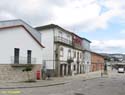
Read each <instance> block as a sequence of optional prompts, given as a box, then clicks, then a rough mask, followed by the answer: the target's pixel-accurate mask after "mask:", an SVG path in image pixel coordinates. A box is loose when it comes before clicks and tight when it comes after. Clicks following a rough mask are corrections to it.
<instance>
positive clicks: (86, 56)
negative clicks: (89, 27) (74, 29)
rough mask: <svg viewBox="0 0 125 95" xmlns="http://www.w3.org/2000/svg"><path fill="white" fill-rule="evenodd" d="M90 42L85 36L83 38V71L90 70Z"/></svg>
mask: <svg viewBox="0 0 125 95" xmlns="http://www.w3.org/2000/svg"><path fill="white" fill-rule="evenodd" d="M90 43H91V41H89V40H88V39H86V38H83V41H82V45H83V62H84V72H85V73H87V72H90V71H91V50H90Z"/></svg>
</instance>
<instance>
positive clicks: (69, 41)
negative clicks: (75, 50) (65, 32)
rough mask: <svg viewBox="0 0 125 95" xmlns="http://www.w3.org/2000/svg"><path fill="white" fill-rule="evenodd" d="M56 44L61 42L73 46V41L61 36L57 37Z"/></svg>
mask: <svg viewBox="0 0 125 95" xmlns="http://www.w3.org/2000/svg"><path fill="white" fill-rule="evenodd" d="M55 42H61V43H64V44H68V45H72V41H71V40H68V39H66V38H63V37H60V36H55Z"/></svg>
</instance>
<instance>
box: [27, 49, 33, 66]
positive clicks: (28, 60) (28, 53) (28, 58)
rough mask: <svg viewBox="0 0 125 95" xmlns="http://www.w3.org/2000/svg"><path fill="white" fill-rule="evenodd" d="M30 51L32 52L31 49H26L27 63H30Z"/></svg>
mask: <svg viewBox="0 0 125 95" xmlns="http://www.w3.org/2000/svg"><path fill="white" fill-rule="evenodd" d="M31 53H32V51H31V50H28V51H27V63H28V64H31Z"/></svg>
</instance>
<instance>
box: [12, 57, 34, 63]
mask: <svg viewBox="0 0 125 95" xmlns="http://www.w3.org/2000/svg"><path fill="white" fill-rule="evenodd" d="M15 58H16V57H14V56H12V57H11V63H12V64H35V63H36V58H31V61H30V63H28V59H27V57H19V59H16V61H17V62H15Z"/></svg>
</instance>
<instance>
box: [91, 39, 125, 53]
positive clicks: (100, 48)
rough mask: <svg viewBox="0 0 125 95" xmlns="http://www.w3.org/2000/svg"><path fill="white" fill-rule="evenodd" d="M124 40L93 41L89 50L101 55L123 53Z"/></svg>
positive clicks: (124, 49) (124, 50) (124, 47)
mask: <svg viewBox="0 0 125 95" xmlns="http://www.w3.org/2000/svg"><path fill="white" fill-rule="evenodd" d="M124 43H125V39H123V40H102V41H99V40H93V41H92V44H91V49H92V50H94V51H97V52H103V53H106V52H107V53H125V44H124Z"/></svg>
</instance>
